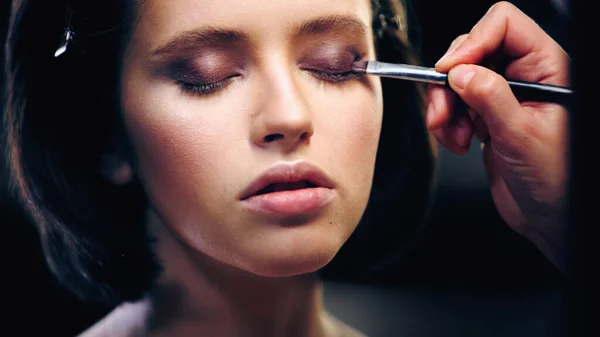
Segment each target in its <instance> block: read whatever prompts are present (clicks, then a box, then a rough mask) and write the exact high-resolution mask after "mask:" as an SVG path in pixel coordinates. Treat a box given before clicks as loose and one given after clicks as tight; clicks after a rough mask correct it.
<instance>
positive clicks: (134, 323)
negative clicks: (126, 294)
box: [78, 300, 150, 337]
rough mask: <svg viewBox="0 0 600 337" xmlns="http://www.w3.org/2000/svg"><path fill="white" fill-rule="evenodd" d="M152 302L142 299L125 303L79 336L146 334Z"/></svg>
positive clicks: (117, 336) (112, 336)
mask: <svg viewBox="0 0 600 337" xmlns="http://www.w3.org/2000/svg"><path fill="white" fill-rule="evenodd" d="M149 313H150V303H149V301H148V300H142V301H139V302H134V303H124V304H121V305H119V306H118V307H116V308H115V309H114V310H113V311H111V312H110V313H109V314H108V315H106V316H105V317H104V318H102V319H101V320H100V321H98V322H96V323H95V324H94V325H92V326H91V327H90V328H88V329H87V330H85V331H83V332H82V333H81V334H79V335H78V337H109V336H110V337H141V336H144V335H145V331H146V320H147V317H148V315H149Z"/></svg>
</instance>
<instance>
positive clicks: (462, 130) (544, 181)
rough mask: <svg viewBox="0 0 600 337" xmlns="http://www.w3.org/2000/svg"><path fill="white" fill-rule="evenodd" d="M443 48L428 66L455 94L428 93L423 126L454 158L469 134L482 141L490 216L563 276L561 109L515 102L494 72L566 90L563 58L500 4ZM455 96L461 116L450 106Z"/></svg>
mask: <svg viewBox="0 0 600 337" xmlns="http://www.w3.org/2000/svg"><path fill="white" fill-rule="evenodd" d="M449 51H451V53H448V54H446V56H445V57H443V58H442V59H441V60H440V61H439V62H438V63H437V64H436V69H437V70H438V71H440V72H444V73H446V72H447V73H448V77H449V83H450V86H451V87H452V89H453V91H454V92H455V93H454V94H453V93H451V92H450V91H449V90H447V89H444V88H441V87H438V86H432V87H430V88H429V91H428V95H429V109H428V112H427V124H428V126H429V128H430V129H431V130H432V132H433V133H434V135H435V136H436V138H437V139H438V140H439V141H440V143H441V144H443V145H444V146H445V147H446V148H448V149H450V150H451V151H453V152H455V153H457V154H464V153H466V152H467V150H468V148H469V146H470V143H471V139H472V138H473V137H474V136H475V137H477V138H478V139H479V140H481V141H485V142H484V146H483V148H482V150H483V155H484V164H485V169H486V171H487V175H488V180H489V183H490V186H491V191H492V196H493V198H494V201H495V204H496V207H497V209H498V212H499V213H500V215H501V216H502V217H503V218H504V220H505V221H506V223H507V224H508V225H509V226H510V227H511V228H512V229H513V230H515V231H516V232H518V233H520V234H522V235H524V236H525V237H527V238H528V239H529V240H531V241H532V242H533V243H534V244H535V245H536V246H537V247H538V248H539V249H540V251H541V252H542V253H544V254H545V255H546V257H548V259H549V260H550V261H552V262H553V263H554V264H555V266H556V267H557V268H559V269H561V270H563V271H566V268H567V265H566V263H565V256H566V239H565V237H566V235H565V233H566V230H567V228H566V223H565V222H566V195H567V192H566V191H567V183H568V182H567V149H568V134H567V130H568V129H567V128H568V124H567V122H568V112H567V110H566V109H565V108H564V107H563V106H561V105H558V104H550V103H540V102H519V101H517V100H516V99H515V97H514V95H513V94H512V92H511V90H510V87H509V86H508V83H507V82H506V80H504V78H503V77H501V75H504V76H505V77H507V78H510V79H514V80H523V81H531V82H539V83H546V84H553V85H559V86H569V76H568V70H569V56H568V55H567V54H566V53H565V51H564V50H563V49H562V48H561V47H560V46H559V45H558V44H557V43H556V42H555V41H554V40H553V39H552V38H551V37H550V36H549V35H547V34H546V33H545V32H544V31H543V30H542V29H541V28H540V27H539V26H538V25H537V24H536V23H535V22H534V21H533V20H531V18H529V17H527V16H526V15H525V14H524V13H523V12H521V11H520V10H519V9H518V8H516V7H515V6H514V5H512V4H511V3H508V2H500V3H497V4H495V5H494V6H492V8H490V10H489V11H488V12H487V14H486V15H484V17H483V18H481V20H480V21H479V22H478V23H477V24H476V25H475V26H474V27H473V29H472V30H471V32H470V33H469V34H465V35H462V36H459V37H458V38H457V39H456V40H455V41H454V42H453V44H452V45H451V46H450V48H449ZM490 58H493V59H496V60H498V59H500V60H502V59H504V60H509V62H508V64H507V65H506V67H503V68H498V69H496V71H493V70H491V69H490V68H492V69H493V68H494V67H496V68H497V67H498V64H494V63H490V62H484V61H483V60H486V59H490ZM482 65H484V66H485V67H484V66H482ZM469 78H470V80H469ZM457 98H460V99H462V101H463V102H465V103H466V105H467V106H468V111H461V110H460V109H459V108H457V104H456V102H457ZM488 137H489V138H488Z"/></svg>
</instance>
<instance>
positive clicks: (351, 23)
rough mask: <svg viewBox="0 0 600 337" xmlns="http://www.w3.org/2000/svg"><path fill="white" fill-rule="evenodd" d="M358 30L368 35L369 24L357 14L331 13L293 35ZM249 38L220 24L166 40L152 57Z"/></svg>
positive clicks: (236, 42)
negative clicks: (219, 25)
mask: <svg viewBox="0 0 600 337" xmlns="http://www.w3.org/2000/svg"><path fill="white" fill-rule="evenodd" d="M335 30H343V31H354V32H355V33H357V34H361V35H365V34H366V33H367V31H368V29H367V26H366V25H365V24H364V23H363V22H362V21H361V20H359V19H358V18H357V17H355V16H350V15H327V16H322V17H317V18H314V19H311V20H309V21H306V22H303V23H301V24H300V25H298V26H296V27H295V28H294V29H293V36H294V37H299V36H304V35H318V34H325V33H328V32H330V31H335ZM248 41H249V38H248V36H247V35H246V34H245V33H244V32H243V31H241V30H234V29H223V28H216V27H208V28H201V29H195V30H190V31H186V32H183V33H181V34H179V35H178V36H177V37H175V38H174V39H172V40H170V41H169V42H166V43H165V44H163V45H161V46H159V47H158V48H156V49H154V50H153V51H152V52H151V55H152V57H163V56H165V55H172V54H177V53H178V52H180V51H184V50H187V49H189V48H193V47H192V46H194V47H196V46H198V45H224V46H226V45H231V44H243V43H247V42H248Z"/></svg>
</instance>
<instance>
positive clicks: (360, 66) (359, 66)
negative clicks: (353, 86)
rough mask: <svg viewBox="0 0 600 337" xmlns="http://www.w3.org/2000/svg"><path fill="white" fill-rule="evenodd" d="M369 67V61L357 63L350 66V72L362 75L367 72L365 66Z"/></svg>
mask: <svg viewBox="0 0 600 337" xmlns="http://www.w3.org/2000/svg"><path fill="white" fill-rule="evenodd" d="M368 65H369V61H357V62H354V64H352V71H353V72H355V73H361V74H364V73H366V72H367V66H368Z"/></svg>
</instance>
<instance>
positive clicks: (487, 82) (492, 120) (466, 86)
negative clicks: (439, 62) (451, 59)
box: [448, 64, 532, 137]
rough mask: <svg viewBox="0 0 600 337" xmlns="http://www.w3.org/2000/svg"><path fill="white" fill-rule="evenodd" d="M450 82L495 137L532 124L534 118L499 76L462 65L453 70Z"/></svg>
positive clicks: (449, 76) (449, 75)
mask: <svg viewBox="0 0 600 337" xmlns="http://www.w3.org/2000/svg"><path fill="white" fill-rule="evenodd" d="M448 83H449V84H450V87H451V88H452V89H453V90H454V91H455V92H456V94H457V95H458V96H460V98H461V99H462V101H463V102H465V103H466V104H467V105H468V106H469V107H470V108H471V109H473V110H475V111H477V112H478V113H479V115H481V116H482V117H483V120H484V122H485V124H486V125H487V128H488V130H489V133H490V135H491V136H492V137H495V136H500V137H502V136H504V135H506V133H507V132H512V131H513V130H515V129H516V128H517V127H520V126H524V125H531V123H530V120H528V119H529V118H532V117H531V116H530V115H529V114H528V113H527V111H524V109H523V108H522V107H521V105H520V104H519V101H517V99H516V98H515V96H514V94H513V93H512V91H511V89H510V87H509V85H508V82H507V81H506V80H505V79H504V78H503V77H502V76H500V75H499V74H497V73H495V72H493V71H491V70H489V69H487V68H484V67H481V66H477V65H466V64H461V65H459V66H457V67H454V68H452V69H451V70H450V72H449V73H448Z"/></svg>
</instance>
